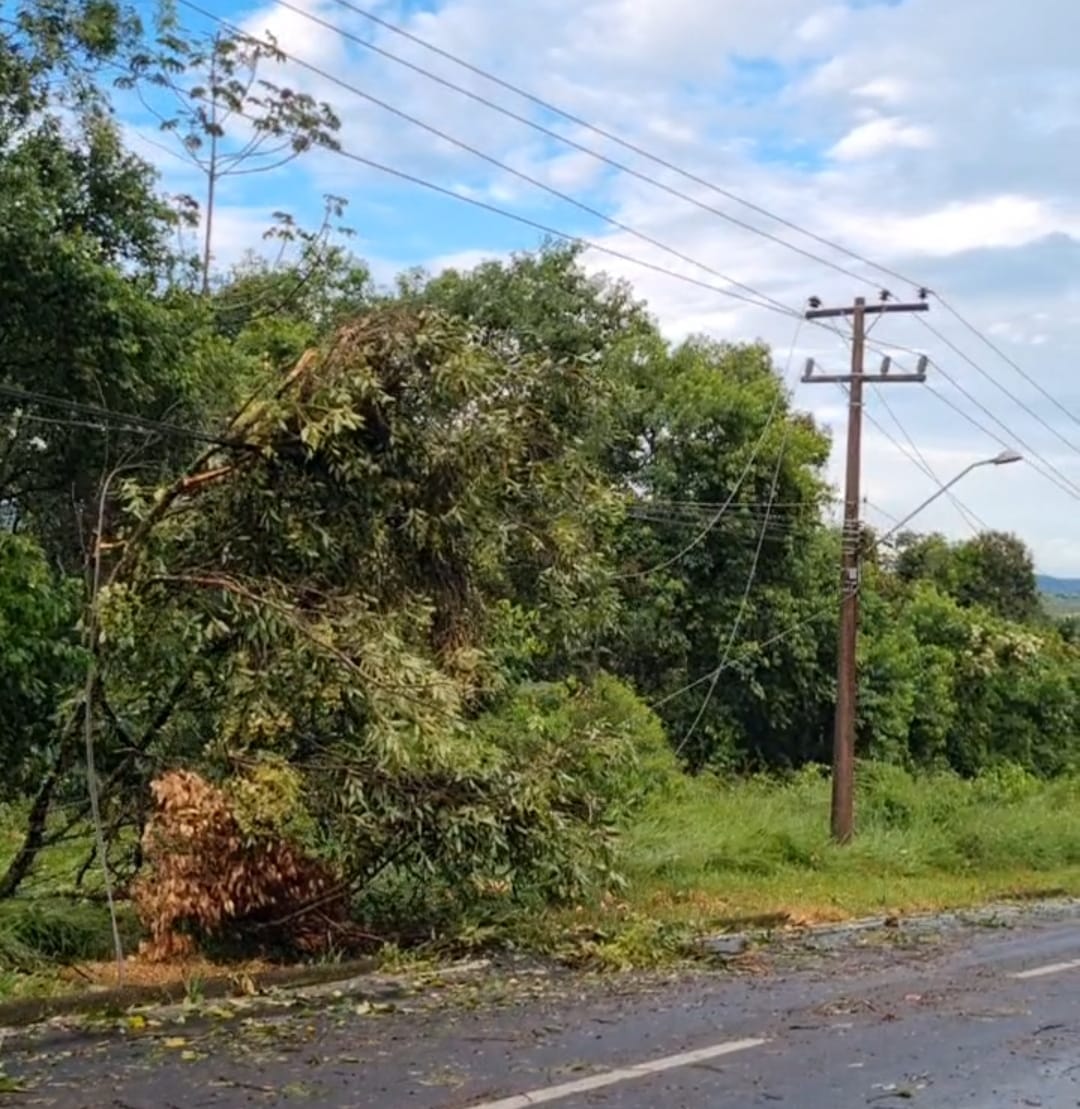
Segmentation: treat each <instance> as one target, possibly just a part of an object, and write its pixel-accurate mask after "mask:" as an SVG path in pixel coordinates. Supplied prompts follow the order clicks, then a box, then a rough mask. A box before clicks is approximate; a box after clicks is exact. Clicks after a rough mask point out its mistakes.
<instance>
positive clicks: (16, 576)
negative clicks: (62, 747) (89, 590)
mask: <svg viewBox="0 0 1080 1109" xmlns="http://www.w3.org/2000/svg"><path fill="white" fill-rule="evenodd" d="M80 599H81V588H80V583H79V582H77V581H71V580H65V579H61V578H58V577H57V576H56V574H55V573H54V572H53V571H52V570H50V568H49V566H48V564H47V562H46V560H45V558H44V556H43V554H42V552H41V549H40V548H39V547H38V546H37V544H35V543H34V542H33V540H32V539H30V538H28V537H26V536H22V535H12V534H10V533H9V532H4V531H0V751H2V753H3V761H4V768H5V773H4V781H3V784H2V785H0V801H3V800H5V799H11V798H13V797H17V796H19V795H20V794H21V793H22V792H23V790H25V789H28V788H30V787H31V786H32V785H33V783H34V781H35V780H36V779H37V778H38V777H39V776H40V775H41V773H42V768H43V765H44V763H45V760H46V759H47V758H48V756H49V754H50V744H51V740H52V737H53V732H54V728H55V726H56V723H57V717H58V714H59V712H60V708H61V704H62V701H63V699H64V698H65V697H66V695H67V693H68V690H69V689H70V687H71V685H72V684H73V683H74V682H75V681H76V680H77V679H78V676H79V674H80V673H81V671H82V666H83V661H84V660H83V657H82V652H81V650H80V648H79V644H78V640H77V638H76V636H75V634H74V622H75V617H76V614H77V612H78V605H79V601H80Z"/></svg>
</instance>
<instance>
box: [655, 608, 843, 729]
mask: <svg viewBox="0 0 1080 1109" xmlns="http://www.w3.org/2000/svg"><path fill="white" fill-rule="evenodd" d="M856 588H857V587H856ZM835 612H836V602H835V601H830V602H829V603H828V605H822V606H821V607H820V608H818V609H815V610H814V611H813V612H811V613H810V614H809V615H808V616H804V617H803V618H802V619H800V620H796V621H795V622H794V623H793V624H789V625H788V626H787V627H786V628H784V630H783V631H780V632H777V634H776V635H773V636H770V637H769V638H768V639H763V640H762V641H761V642H760V643H754V644H753V646H755V647H757V648H758V649H759V650H760V649H762V648H764V647H771V646H773V644H774V643H780V642H782V641H783V640H785V639H787V638H788V637H789V636H792V635H794V634H795V632H797V631H801V630H802V629H803V628H805V627H808V626H809V625H810V624H814V623H817V621H818V620H820V619H821V618H822V617H823V616H830V615H833V614H835ZM716 673H717V670H716V669H714V670H710V671H709V672H708V673H707V674H702V675H701V677H700V678H695V679H694V680H693V681H692V682H687V683H686V685H683V686H680V687H679V688H678V689H675V690H672V691H671V692H670V693H667V694H665V695H664V696H663V697H661V698H660V699H659V700H656V701H652V702H650V704H649V708H652V709H658V708H662V707H663V706H664V705H666V704H668V703H670V702H671V701H674V700H675V699H676V698H677V697H681V696H682V695H683V694H684V693H689V692H690V690H692V689H697V687H698V686H699V685H703V684H704V683H705V682H707V681H709V680H710V679H711V678H712V677H713V675H714V674H716Z"/></svg>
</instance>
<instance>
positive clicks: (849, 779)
mask: <svg viewBox="0 0 1080 1109" xmlns="http://www.w3.org/2000/svg"><path fill="white" fill-rule="evenodd" d="M811 303H812V304H815V307H812V308H810V310H809V311H807V313H806V318H807V319H808V320H820V319H831V318H836V317H843V316H848V317H850V318H851V373H850V374H818V373H815V372H814V361H813V359H810V360H808V361H807V363H806V371H805V373H804V374H803V381H805V382H809V383H811V384H823V383H826V382H833V383H838V384H842V385H846V386H847V394H848V427H847V469H846V475H845V481H844V529H843V533H842V535H841V543H840V552H841V553H840V643H839V657H838V661H837V674H836V678H837V680H836V723H835V731H834V734H833V759H832V834H833V839H835V840H836V841H837V842H838V843H847V842H848V841H849V840H850V839H851V836H852V832H853V831H854V821H855V708H856V698H857V695H858V669H857V664H856V655H855V652H856V648H857V646H858V638H859V584H860V566H859V563H860V553H861V524H860V521H859V502H860V493H859V485H860V476H861V470H862V414H863V384H864V382H866V381H872V382H873V383H874V384H890V383H898V382H916V381H917V382H921V381H925V380H926V359H925V357H923V358H920V359H919V366H918V369H917V370H916V372H915V373H901V374H894V373H891V372H890V360H889V359H888V358H887V357H886V358H885V359H884V361H883V362H882V366H881V369H880V371H879V372H878V373H876V374H873V375H871V376H870V377H869V378H868V377H867V376H866V374H865V373H864V370H863V362H864V359H865V352H866V317H867V316H870V315H875V316H876V315H882V314H884V313H887V312H925V311H926V310H927V308H928V307H929V305H928V304H927V303H926V301H925V300H922V301H919V302H917V303H913V304H898V303H895V302H892V301H889V300H882V302H881V303H880V304H867V303H866V300H865V298H863V297H856V299H855V303H854V304H853V305H851V306H850V307H845V308H822V307H820V306H817V302H814V301H812V302H811Z"/></svg>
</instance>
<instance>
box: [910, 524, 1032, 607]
mask: <svg viewBox="0 0 1080 1109" xmlns="http://www.w3.org/2000/svg"><path fill="white" fill-rule="evenodd" d="M898 548H899V553H898V555H897V559H896V567H895V569H896V574H897V576H898V577H900V578H901V580H903V581H907V582H914V581H920V580H925V581H931V582H933V583H934V584H935V585H936V586H937V587H938V588H939V589H940V590H941V591H942V592H943V593H946V594H947V595H948V596H950V597H954V598H955V599H956V600H957V601H958V602H959V603H960V604H962V605H964V606H966V607H980V608H985V609H987V610H988V611H990V612H992V613H994V615H996V616H999V617H1001V618H1002V619H1004V620H1016V621H1030V620H1033V619H1034V618H1035V617H1036V616H1037V615H1038V612H1039V591H1038V584H1037V582H1036V578H1035V566H1034V562H1033V560H1032V557H1031V552H1030V551H1029V550H1028V549H1027V547H1026V546H1025V545H1024V543H1023V541H1022V540H1020V539H1018V538H1017V537H1016V536H1015V535H1008V534H1006V533H1004V532H996V531H990V532H982V533H980V534H979V535H977V536H976V537H975V538H974V539H969V540H966V541H965V542H963V543H957V544H955V545H950V544H949V543H948V542H947V540H946V539H945V538H944V537H943V536H941V535H928V536H919V535H915V534H913V533H911V532H907V533H905V534H904V535H901V536H900V537H899V540H898Z"/></svg>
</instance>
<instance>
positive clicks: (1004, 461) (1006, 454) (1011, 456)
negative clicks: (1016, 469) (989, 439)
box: [994, 450, 1024, 466]
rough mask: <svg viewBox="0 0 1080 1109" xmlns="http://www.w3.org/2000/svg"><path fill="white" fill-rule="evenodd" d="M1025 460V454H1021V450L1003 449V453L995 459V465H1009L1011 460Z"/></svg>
mask: <svg viewBox="0 0 1080 1109" xmlns="http://www.w3.org/2000/svg"><path fill="white" fill-rule="evenodd" d="M1023 460H1024V456H1023V455H1022V454H1020V453H1019V451H1014V450H1003V451H1002V452H1001V454H999V455H998V456H997V457H996V458H995V459H994V465H995V466H1007V465H1008V464H1009V463H1010V462H1023Z"/></svg>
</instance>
